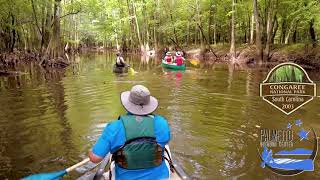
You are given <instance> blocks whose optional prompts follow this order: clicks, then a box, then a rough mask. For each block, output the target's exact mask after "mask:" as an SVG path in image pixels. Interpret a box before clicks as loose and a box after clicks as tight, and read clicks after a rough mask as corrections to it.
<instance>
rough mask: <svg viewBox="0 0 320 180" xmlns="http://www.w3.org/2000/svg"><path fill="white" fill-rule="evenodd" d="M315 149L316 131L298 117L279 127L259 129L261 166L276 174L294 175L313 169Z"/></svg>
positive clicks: (316, 148) (316, 142)
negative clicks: (285, 125)
mask: <svg viewBox="0 0 320 180" xmlns="http://www.w3.org/2000/svg"><path fill="white" fill-rule="evenodd" d="M317 151H318V139H317V135H316V133H315V131H314V130H313V128H307V127H306V126H304V125H303V124H302V120H300V119H298V120H295V121H293V122H288V124H287V127H283V128H280V129H260V148H258V152H259V155H260V159H261V161H262V162H261V167H262V168H268V169H270V170H271V171H272V172H274V173H276V174H279V175H284V176H293V175H297V174H300V173H302V172H304V171H314V160H315V158H316V156H317Z"/></svg>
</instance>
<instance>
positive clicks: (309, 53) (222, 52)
mask: <svg viewBox="0 0 320 180" xmlns="http://www.w3.org/2000/svg"><path fill="white" fill-rule="evenodd" d="M212 49H213V51H214V53H212V52H211V51H209V50H207V51H206V52H201V51H200V49H199V48H193V49H188V50H186V54H187V58H188V59H196V60H199V61H201V62H205V63H208V64H213V63H229V62H231V56H230V54H229V47H226V46H221V47H213V48H212ZM255 53H256V48H255V46H244V47H239V48H238V49H237V51H236V63H238V64H243V65H255V64H257V60H256V59H255ZM215 55H217V57H216V56H215ZM283 62H295V63H297V64H300V65H302V66H303V67H304V68H307V69H320V47H315V48H313V47H311V46H306V45H293V46H282V47H274V49H272V51H271V52H270V55H269V58H268V60H267V61H266V62H265V63H270V64H274V63H275V64H279V63H283Z"/></svg>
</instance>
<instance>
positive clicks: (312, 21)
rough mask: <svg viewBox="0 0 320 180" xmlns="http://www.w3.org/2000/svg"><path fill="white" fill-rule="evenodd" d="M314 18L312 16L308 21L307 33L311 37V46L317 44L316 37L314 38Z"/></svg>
mask: <svg viewBox="0 0 320 180" xmlns="http://www.w3.org/2000/svg"><path fill="white" fill-rule="evenodd" d="M313 26H314V18H312V19H311V20H310V22H309V33H310V37H311V42H312V46H313V47H316V45H317V39H316V32H315V30H314V27H313Z"/></svg>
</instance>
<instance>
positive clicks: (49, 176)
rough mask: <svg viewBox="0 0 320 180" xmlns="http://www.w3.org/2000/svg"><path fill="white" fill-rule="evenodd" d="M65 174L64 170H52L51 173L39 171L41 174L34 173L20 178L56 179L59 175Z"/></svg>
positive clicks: (36, 179)
mask: <svg viewBox="0 0 320 180" xmlns="http://www.w3.org/2000/svg"><path fill="white" fill-rule="evenodd" d="M65 174H67V171H66V170H62V171H57V172H52V173H41V174H34V175H31V176H28V177H25V178H22V180H57V179H59V178H60V177H62V176H64V175H65Z"/></svg>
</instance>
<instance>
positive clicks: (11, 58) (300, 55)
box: [0, 44, 320, 75]
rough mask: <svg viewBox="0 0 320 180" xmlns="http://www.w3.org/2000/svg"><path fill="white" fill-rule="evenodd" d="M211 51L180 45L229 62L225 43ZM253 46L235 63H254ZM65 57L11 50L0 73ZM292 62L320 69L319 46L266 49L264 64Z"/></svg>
mask: <svg viewBox="0 0 320 180" xmlns="http://www.w3.org/2000/svg"><path fill="white" fill-rule="evenodd" d="M211 49H212V51H213V52H211V51H210V50H207V51H205V52H201V50H200V48H199V47H198V46H194V47H192V46H190V47H186V48H184V52H185V54H186V58H187V59H188V60H198V61H199V62H200V63H205V64H214V63H230V62H232V61H231V56H230V53H229V46H228V45H227V44H225V45H223V44H218V45H216V46H212V47H211ZM110 51H114V52H116V51H117V50H116V49H105V48H101V47H100V48H98V47H92V48H84V49H80V50H79V51H78V52H77V53H88V52H95V53H97V52H99V53H104V52H110ZM255 53H256V48H255V46H254V45H243V46H240V47H237V50H236V60H235V62H236V63H237V64H240V65H242V66H243V65H244V66H255V64H257V61H256V59H255ZM128 54H138V52H136V51H132V52H128ZM163 54H164V48H162V49H160V50H158V51H157V53H156V56H157V57H158V59H161V58H162V56H163ZM67 59H68V58H57V59H50V58H48V57H47V56H45V55H42V54H41V53H38V52H32V51H17V50H16V51H14V52H11V53H8V52H4V53H0V70H1V71H2V72H6V73H2V75H3V74H7V72H14V71H12V70H14V69H15V67H16V66H17V65H19V64H29V63H36V64H38V65H40V66H41V67H43V68H46V69H63V68H65V67H67V66H68V65H69V64H70V63H69V62H68V60H67ZM288 61H290V62H295V63H297V64H300V65H302V66H303V67H304V68H306V69H314V70H317V69H320V47H315V48H313V47H312V46H311V45H309V46H308V45H305V44H294V45H287V46H274V47H273V49H272V50H271V52H270V56H269V59H268V61H267V62H266V64H278V63H283V62H288Z"/></svg>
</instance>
